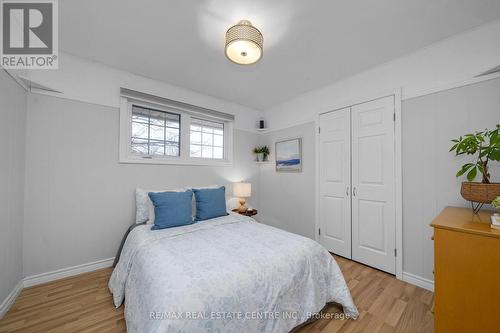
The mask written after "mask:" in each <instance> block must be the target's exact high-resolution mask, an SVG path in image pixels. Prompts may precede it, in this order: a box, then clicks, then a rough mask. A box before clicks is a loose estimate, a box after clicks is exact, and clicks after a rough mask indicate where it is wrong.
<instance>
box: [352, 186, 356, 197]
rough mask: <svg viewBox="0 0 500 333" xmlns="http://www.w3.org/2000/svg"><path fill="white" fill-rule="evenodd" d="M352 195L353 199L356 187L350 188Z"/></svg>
mask: <svg viewBox="0 0 500 333" xmlns="http://www.w3.org/2000/svg"><path fill="white" fill-rule="evenodd" d="M352 195H353V196H354V197H355V196H356V186H354V187H353V188H352Z"/></svg>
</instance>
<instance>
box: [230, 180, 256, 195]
mask: <svg viewBox="0 0 500 333" xmlns="http://www.w3.org/2000/svg"><path fill="white" fill-rule="evenodd" d="M233 194H234V196H235V197H238V198H248V197H250V196H251V195H252V184H250V183H234V184H233Z"/></svg>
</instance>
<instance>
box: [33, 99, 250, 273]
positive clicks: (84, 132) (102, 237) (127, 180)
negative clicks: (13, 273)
mask: <svg viewBox="0 0 500 333" xmlns="http://www.w3.org/2000/svg"><path fill="white" fill-rule="evenodd" d="M28 110H29V111H28V121H27V160H26V166H27V168H26V203H25V224H24V265H25V266H24V269H25V272H24V273H25V275H26V276H30V275H33V274H38V273H44V272H49V271H53V270H56V269H60V268H65V267H70V266H74V265H78V264H83V263H88V262H92V261H96V260H100V259H106V258H110V257H113V256H115V253H116V251H117V248H118V245H119V242H120V240H121V237H122V235H123V233H124V231H125V230H126V229H127V227H128V226H129V225H130V224H132V223H133V221H134V216H135V202H134V189H135V188H136V187H144V188H176V187H182V186H188V185H192V186H202V185H211V184H223V185H227V186H228V193H229V194H231V186H230V184H231V183H232V182H235V181H242V180H248V181H250V182H252V183H253V184H254V188H253V194H254V195H253V196H252V198H251V199H250V204H252V202H255V201H256V200H257V199H258V198H257V197H258V195H257V194H258V182H257V178H258V172H259V170H258V167H257V165H256V164H255V163H254V162H253V156H252V154H251V149H252V148H253V147H254V146H255V145H256V144H257V142H258V135H257V134H256V133H251V132H246V131H240V130H235V133H234V140H235V142H234V165H233V166H232V167H208V166H175V165H137V164H120V163H118V130H119V123H118V118H119V110H118V109H116V108H110V107H104V106H99V105H95V104H88V103H82V102H76V101H71V100H66V99H59V98H55V97H48V96H42V95H30V96H29V97H28Z"/></svg>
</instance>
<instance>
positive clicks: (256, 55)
mask: <svg viewBox="0 0 500 333" xmlns="http://www.w3.org/2000/svg"><path fill="white" fill-rule="evenodd" d="M263 44H264V37H262V34H261V33H260V31H259V29H257V28H256V27H254V26H253V25H252V23H251V22H250V21H247V20H242V21H239V22H238V24H236V25H233V26H232V27H231V28H229V29H228V30H227V32H226V57H227V58H228V59H229V60H231V61H232V62H234V63H236V64H239V65H250V64H253V63H256V62H257V61H259V60H260V58H262V46H263Z"/></svg>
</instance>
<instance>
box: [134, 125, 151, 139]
mask: <svg viewBox="0 0 500 333" xmlns="http://www.w3.org/2000/svg"><path fill="white" fill-rule="evenodd" d="M132 136H133V137H136V138H144V139H147V138H148V125H147V124H143V123H136V122H132Z"/></svg>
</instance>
